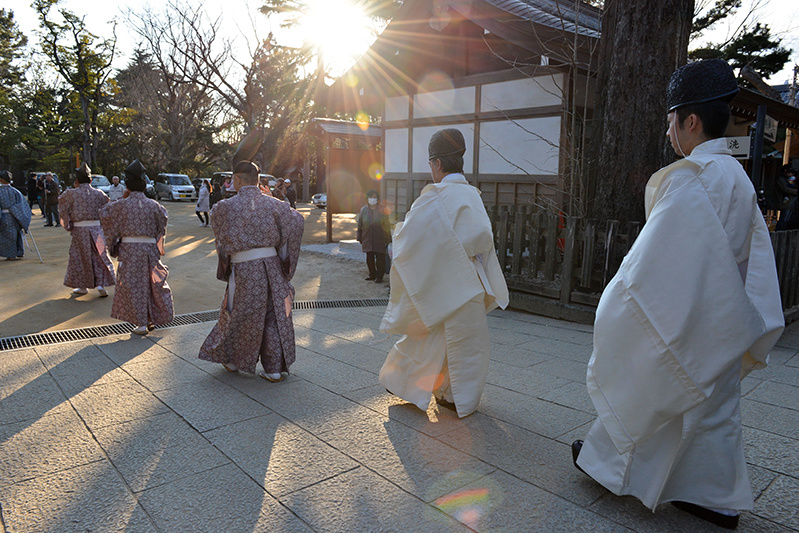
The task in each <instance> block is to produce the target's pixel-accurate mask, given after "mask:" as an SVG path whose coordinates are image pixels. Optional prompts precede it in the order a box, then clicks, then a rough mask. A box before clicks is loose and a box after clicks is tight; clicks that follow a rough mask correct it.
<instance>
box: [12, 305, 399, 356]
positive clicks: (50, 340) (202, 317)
mask: <svg viewBox="0 0 799 533" xmlns="http://www.w3.org/2000/svg"><path fill="white" fill-rule="evenodd" d="M383 305H388V299H387V298H370V299H365V300H315V301H304V302H294V306H293V308H294V309H332V308H344V307H377V306H383ZM218 318H219V310H218V309H214V310H212V311H201V312H199V313H187V314H185V315H177V316H175V318H174V319H172V322H169V323H168V324H161V325H160V326H155V329H165V328H173V327H175V326H188V325H189V324H200V323H202V322H214V321H216V320H217V319H218ZM134 327H135V326H134V325H133V324H130V323H129V322H122V323H119V324H108V325H105V326H92V327H88V328H77V329H66V330H63V331H49V332H47V333H32V334H30V335H20V336H18V337H4V338H0V352H2V351H6V350H17V349H19V348H31V347H33V346H45V345H48V344H61V343H64V342H71V341H81V340H87V339H97V338H100V337H109V336H111V335H124V334H125V333H130V332H131V331H133V328H134Z"/></svg>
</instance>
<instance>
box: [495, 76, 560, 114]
mask: <svg viewBox="0 0 799 533" xmlns="http://www.w3.org/2000/svg"><path fill="white" fill-rule="evenodd" d="M562 102H563V74H555V75H546V76H536V77H535V78H523V79H521V80H512V81H503V82H498V83H488V84H486V85H483V87H482V92H481V93H480V111H481V112H483V113H485V112H489V111H498V110H509V109H522V108H527V107H544V106H552V105H560V104H561V103H562Z"/></svg>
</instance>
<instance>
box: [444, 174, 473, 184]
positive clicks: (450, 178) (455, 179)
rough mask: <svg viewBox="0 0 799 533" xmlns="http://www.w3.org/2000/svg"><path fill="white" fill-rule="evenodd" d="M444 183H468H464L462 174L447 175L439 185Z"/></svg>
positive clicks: (464, 179)
mask: <svg viewBox="0 0 799 533" xmlns="http://www.w3.org/2000/svg"><path fill="white" fill-rule="evenodd" d="M445 182H446V183H469V182H468V181H466V176H464V175H463V174H459V173H457V172H455V173H452V174H447V175H446V176H444V177H443V178H441V181H440V182H439V183H445Z"/></svg>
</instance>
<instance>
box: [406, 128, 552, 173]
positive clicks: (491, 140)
mask: <svg viewBox="0 0 799 533" xmlns="http://www.w3.org/2000/svg"><path fill="white" fill-rule="evenodd" d="M559 142H560V117H542V118H529V119H521V120H515V121H509V120H507V121H506V120H503V121H498V122H483V123H482V124H481V125H480V163H479V165H480V169H479V173H480V174H515V175H520V174H521V175H523V174H552V175H554V174H557V173H558V155H559V148H558V144H559ZM550 143H551V144H550ZM414 144H415V136H414ZM414 150H415V146H414ZM414 153H415V151H414ZM506 160H507V161H506Z"/></svg>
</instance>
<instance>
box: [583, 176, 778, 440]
mask: <svg viewBox="0 0 799 533" xmlns="http://www.w3.org/2000/svg"><path fill="white" fill-rule="evenodd" d="M697 183H698V182H696V181H694V182H690V181H686V182H685V184H684V185H681V186H677V187H672V188H670V189H669V191H668V192H667V193H666V194H664V195H663V197H662V198H659V199H658V200H657V202H656V204H655V205H654V207H653V208H652V211H651V213H650V216H649V219H648V220H647V223H646V224H645V226H644V228H643V230H642V231H641V234H640V235H639V237H638V239H637V240H636V242H635V244H634V246H633V248H632V249H631V250H630V252H629V253H628V255H627V257H625V259H624V261H623V262H622V265H621V267H620V269H619V272H618V273H617V274H616V276H615V277H614V278H613V280H611V282H610V284H609V285H608V287H607V288H606V289H605V291H604V293H603V294H602V298H601V300H600V303H599V306H598V308H597V315H596V323H595V327H594V352H593V354H592V356H591V360H590V362H589V367H588V375H587V383H588V390H589V394H590V395H591V398H592V400H593V402H594V405H595V406H596V408H597V412H598V415H599V418H600V419H601V421H602V423H603V425H604V426H605V428H606V429H607V431H608V434H609V436H610V438H611V439H612V441H613V443H614V445H615V446H616V448H617V450H618V451H619V453H624V452H626V451H629V450H630V449H631V448H632V447H633V445H635V444H636V443H637V442H640V441H641V440H643V439H645V438H647V437H648V436H650V435H652V434H653V433H655V432H656V431H658V430H659V429H661V428H662V427H663V426H665V425H666V424H667V423H668V422H669V421H670V420H672V419H673V418H674V417H676V416H679V415H681V414H682V413H684V412H685V411H686V410H688V409H690V408H692V407H694V406H696V405H698V404H699V403H701V402H702V401H704V400H705V399H706V398H707V397H708V396H709V395H710V394H711V393H712V392H713V389H714V387H715V384H716V380H717V379H718V377H719V376H720V375H721V374H722V373H723V372H724V371H725V370H726V369H728V368H729V367H730V365H731V364H733V363H734V362H735V361H737V360H740V359H741V358H742V357H744V355H745V354H746V353H747V352H748V351H750V350H753V349H757V350H759V351H763V349H764V348H765V347H762V348H758V346H759V341H762V340H763V339H765V338H766V337H767V336H768V335H769V333H770V330H773V328H772V327H771V326H767V325H766V320H765V319H768V320H769V323H771V321H772V317H771V316H770V315H771V314H773V313H774V309H772V307H773V304H769V305H766V306H765V307H763V306H762V305H760V304H762V303H763V301H766V300H769V299H772V298H773V297H774V293H775V289H776V291H778V287H776V275H775V274H776V271H775V268H774V265H773V260H772V264H771V265H770V268H769V265H768V264H767V263H768V257H767V256H766V257H761V258H760V259H758V260H754V258H756V257H759V256H758V253H757V252H758V250H754V249H753V250H752V257H753V262H752V263H751V264H750V265H749V267H748V268H749V273H748V275H747V279H746V284H747V286H746V287H745V285H744V280H743V279H742V278H741V272H740V270H739V268H738V265H737V263H736V261H735V257H734V255H733V252H732V249H731V247H730V244H729V242H728V238H727V234H726V232H725V231H724V228H723V227H722V225H721V223H720V221H719V219H718V217H717V216H716V213H715V210H714V209H713V206H712V205H711V204H710V202H709V200H708V198H707V195H706V194H705V191H704V190H703V189H701V187H699V186H698V185H697ZM759 229H760V228H757V227H756V228H754V231H755V232H756V236H757V238H753V239H752V242H753V244H752V246H753V247H755V246H757V247H762V246H763V243H762V235H757V232H758V231H759ZM766 238H767V235H766ZM760 251H762V250H760ZM772 257H773V256H772ZM759 292H760V293H762V294H763V297H762V301H761V300H759V299H754V300H753V299H752V298H750V295H754V294H758V293H759ZM777 294H778V292H777ZM780 330H781V327H780ZM770 348H771V345H769V346H768V347H767V348H765V351H768V349H770Z"/></svg>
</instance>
